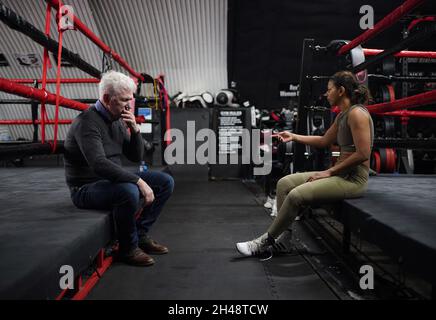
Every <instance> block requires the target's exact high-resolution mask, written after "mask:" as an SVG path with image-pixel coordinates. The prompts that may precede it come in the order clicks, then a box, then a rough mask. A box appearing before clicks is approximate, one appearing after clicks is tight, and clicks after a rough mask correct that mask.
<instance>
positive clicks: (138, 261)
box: [122, 248, 154, 267]
mask: <svg viewBox="0 0 436 320" xmlns="http://www.w3.org/2000/svg"><path fill="white" fill-rule="evenodd" d="M122 260H123V261H124V262H125V263H127V264H131V265H134V266H143V267H145V266H151V265H152V264H154V259H153V258H152V257H150V256H149V255H148V254H146V253H145V252H144V251H142V250H141V249H140V248H135V249H132V250H130V252H129V253H127V254H125V255H123V256H122Z"/></svg>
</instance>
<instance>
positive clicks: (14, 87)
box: [0, 78, 89, 111]
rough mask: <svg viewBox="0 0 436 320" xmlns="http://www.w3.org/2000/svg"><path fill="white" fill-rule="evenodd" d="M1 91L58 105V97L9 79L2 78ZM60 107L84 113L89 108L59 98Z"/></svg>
mask: <svg viewBox="0 0 436 320" xmlns="http://www.w3.org/2000/svg"><path fill="white" fill-rule="evenodd" d="M0 91H4V92H6V93H11V94H16V95H18V96H22V97H25V98H30V99H34V100H38V101H40V102H45V103H49V104H53V105H56V95H55V94H53V93H50V92H48V91H44V90H41V89H36V88H32V87H28V86H25V85H22V84H18V83H15V82H12V81H10V80H9V79H5V78H0ZM59 105H60V106H62V107H65V108H68V109H73V110H79V111H83V110H86V109H88V108H89V106H88V105H87V104H84V103H81V102H78V101H75V100H71V99H67V98H64V97H62V96H59Z"/></svg>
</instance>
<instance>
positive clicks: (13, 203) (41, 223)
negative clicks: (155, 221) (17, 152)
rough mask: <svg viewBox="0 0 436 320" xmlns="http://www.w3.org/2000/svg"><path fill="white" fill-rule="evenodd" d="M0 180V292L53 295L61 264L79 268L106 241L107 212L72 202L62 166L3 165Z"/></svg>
mask: <svg viewBox="0 0 436 320" xmlns="http://www.w3.org/2000/svg"><path fill="white" fill-rule="evenodd" d="M0 180H1V184H0V203H1V208H0V253H1V258H0V298H1V299H54V298H56V296H57V295H58V294H59V293H60V292H61V288H60V286H59V280H60V277H61V276H62V275H63V274H60V272H59V271H60V267H61V266H63V265H70V266H72V267H73V270H74V271H75V272H76V274H79V273H80V272H82V271H83V270H85V269H86V268H87V267H88V266H89V265H90V261H91V260H92V259H93V258H94V257H95V256H96V255H97V252H98V250H99V249H100V248H102V247H104V246H105V245H106V244H107V243H108V242H109V240H110V230H111V227H110V218H109V215H108V214H107V212H101V211H88V210H78V209H76V208H75V207H74V205H73V204H72V203H71V200H70V197H69V191H68V188H67V187H66V185H65V177H64V170H63V168H2V169H0Z"/></svg>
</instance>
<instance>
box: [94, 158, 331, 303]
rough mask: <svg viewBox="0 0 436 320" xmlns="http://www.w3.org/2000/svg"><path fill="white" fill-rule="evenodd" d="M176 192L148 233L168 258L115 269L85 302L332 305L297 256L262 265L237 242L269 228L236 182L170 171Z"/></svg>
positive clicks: (197, 171) (199, 171) (194, 170)
mask: <svg viewBox="0 0 436 320" xmlns="http://www.w3.org/2000/svg"><path fill="white" fill-rule="evenodd" d="M172 171H173V173H174V177H175V181H176V187H175V193H174V194H173V196H172V198H171V199H170V201H169V202H168V204H167V206H166V208H165V209H164V211H163V213H162V216H161V218H160V220H159V221H158V222H157V223H156V225H155V226H154V229H153V230H152V234H151V235H152V237H153V238H155V239H156V240H158V241H159V242H162V243H164V244H166V245H168V247H169V249H170V253H169V254H167V255H163V256H155V259H156V264H155V265H154V266H152V267H147V268H141V267H131V266H127V265H124V264H121V263H116V264H114V265H113V266H112V268H111V269H110V270H109V271H108V272H107V273H106V274H105V275H104V276H103V278H102V280H101V281H100V282H99V284H98V285H97V286H96V287H95V288H94V290H93V291H92V292H91V293H90V295H89V296H88V298H89V299H147V300H149V299H151V300H153V299H162V300H166V299H174V300H186V299H188V300H189V299H193V300H203V299H211V300H215V299H218V300H221V299H250V300H251V299H252V300H271V299H277V300H281V299H335V298H336V297H335V295H334V294H333V293H332V292H331V291H330V290H329V288H328V287H327V286H326V285H325V284H324V282H323V281H322V280H321V279H320V278H319V277H318V276H317V275H316V274H315V273H314V271H313V270H312V268H311V267H310V266H309V265H308V264H307V263H306V262H305V260H304V259H302V258H301V257H300V256H295V255H287V256H280V257H274V258H273V259H271V260H268V261H264V262H261V261H259V259H258V258H244V257H241V256H240V255H239V254H238V253H237V251H236V249H235V243H236V242H238V241H243V240H249V239H252V238H253V237H254V236H257V235H259V234H260V233H261V232H263V231H264V230H265V229H266V227H267V225H268V224H269V223H270V222H271V220H270V217H269V216H268V214H267V213H266V212H265V210H264V209H263V208H262V207H261V206H260V205H259V204H258V203H257V202H256V200H255V197H254V196H253V194H252V193H250V192H249V191H248V189H247V188H246V187H245V186H244V185H243V184H242V183H241V182H240V181H216V182H209V181H207V167H205V166H204V167H196V166H192V167H174V168H172Z"/></svg>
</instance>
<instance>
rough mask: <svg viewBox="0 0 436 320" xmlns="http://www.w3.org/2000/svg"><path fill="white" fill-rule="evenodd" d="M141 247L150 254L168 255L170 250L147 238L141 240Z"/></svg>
mask: <svg viewBox="0 0 436 320" xmlns="http://www.w3.org/2000/svg"><path fill="white" fill-rule="evenodd" d="M138 245H139V247H140V248H141V249H142V250H143V251H144V252H147V253H148V254H165V253H168V248H167V247H165V246H164V245H161V244H159V243H157V242H156V241H154V240H153V239H151V238H148V237H146V236H144V237H141V238H140V239H139V244H138Z"/></svg>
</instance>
